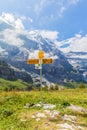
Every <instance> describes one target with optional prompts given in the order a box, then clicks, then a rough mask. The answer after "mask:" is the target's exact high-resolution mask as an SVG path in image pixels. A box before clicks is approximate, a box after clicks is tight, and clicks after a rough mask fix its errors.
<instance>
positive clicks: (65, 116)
mask: <svg viewBox="0 0 87 130" xmlns="http://www.w3.org/2000/svg"><path fill="white" fill-rule="evenodd" d="M62 119H63V120H64V121H70V122H76V116H71V115H66V114H65V115H64V116H63V117H62Z"/></svg>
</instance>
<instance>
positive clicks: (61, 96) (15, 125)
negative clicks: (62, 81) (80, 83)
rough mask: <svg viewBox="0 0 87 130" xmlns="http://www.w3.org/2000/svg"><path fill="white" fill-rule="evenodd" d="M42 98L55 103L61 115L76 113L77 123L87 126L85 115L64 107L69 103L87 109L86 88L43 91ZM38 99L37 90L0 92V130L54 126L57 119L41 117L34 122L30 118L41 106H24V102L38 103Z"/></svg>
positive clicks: (47, 129) (31, 129) (22, 129)
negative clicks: (51, 119)
mask: <svg viewBox="0 0 87 130" xmlns="http://www.w3.org/2000/svg"><path fill="white" fill-rule="evenodd" d="M43 100H44V101H45V102H46V103H52V104H56V106H57V107H56V109H57V110H59V111H60V113H61V115H64V114H65V113H66V114H71V115H76V116H77V117H78V124H79V125H82V126H85V128H87V115H82V114H78V113H73V112H72V111H69V110H67V109H66V106H67V105H69V104H75V105H78V106H83V107H84V108H86V109H87V89H66V90H61V91H51V92H43ZM39 101H40V93H39V92H38V91H31V92H16V91H13V92H1V93H0V130H49V129H50V128H55V124H56V123H58V122H59V121H56V122H55V121H49V120H45V119H43V120H40V121H39V122H36V121H35V120H34V119H32V118H31V115H32V114H35V113H38V112H42V111H43V110H42V109H41V108H40V109H39V108H35V107H34V108H33V107H31V108H28V109H25V108H24V105H25V104H26V103H38V102H39ZM47 123H48V124H47ZM54 130H56V128H55V129H54Z"/></svg>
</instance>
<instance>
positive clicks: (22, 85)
mask: <svg viewBox="0 0 87 130" xmlns="http://www.w3.org/2000/svg"><path fill="white" fill-rule="evenodd" d="M28 87H29V84H28V83H26V82H23V81H22V80H16V81H9V80H5V79H2V78H0V90H6V91H9V90H13V89H15V90H26V89H27V88H28Z"/></svg>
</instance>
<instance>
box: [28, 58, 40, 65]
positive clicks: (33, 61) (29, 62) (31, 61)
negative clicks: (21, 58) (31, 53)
mask: <svg viewBox="0 0 87 130" xmlns="http://www.w3.org/2000/svg"><path fill="white" fill-rule="evenodd" d="M27 63H28V64H39V59H29V60H28V61H27Z"/></svg>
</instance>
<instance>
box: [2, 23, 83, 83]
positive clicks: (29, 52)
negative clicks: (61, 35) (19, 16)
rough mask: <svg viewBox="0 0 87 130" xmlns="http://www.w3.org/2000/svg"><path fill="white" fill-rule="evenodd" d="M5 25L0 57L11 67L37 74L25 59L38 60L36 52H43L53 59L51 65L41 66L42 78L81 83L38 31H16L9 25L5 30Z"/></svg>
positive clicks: (80, 79)
mask: <svg viewBox="0 0 87 130" xmlns="http://www.w3.org/2000/svg"><path fill="white" fill-rule="evenodd" d="M5 24H7V23H4V28H2V30H1V31H0V50H1V51H0V56H1V57H3V58H4V59H5V60H7V62H8V63H10V64H11V65H12V66H15V67H17V68H20V69H24V70H25V71H27V72H34V73H37V74H39V70H35V67H34V66H32V65H28V64H27V59H28V58H38V51H39V50H44V51H45V58H53V59H54V63H53V64H51V65H43V76H44V77H45V78H46V79H47V80H49V81H51V82H63V81H65V80H66V79H67V80H75V81H83V77H82V76H81V74H80V73H79V72H78V71H76V70H74V69H73V67H72V66H71V65H70V64H69V62H68V61H67V59H66V58H65V56H64V54H63V53H62V52H61V51H60V50H58V49H57V48H56V47H55V44H54V43H53V42H52V41H50V40H49V39H47V38H43V36H42V35H41V34H40V32H39V31H38V30H36V31H27V30H24V29H16V28H13V26H11V25H9V26H11V27H9V26H8V28H7V26H6V25H5ZM1 25H2V23H1ZM5 26H6V28H5Z"/></svg>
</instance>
